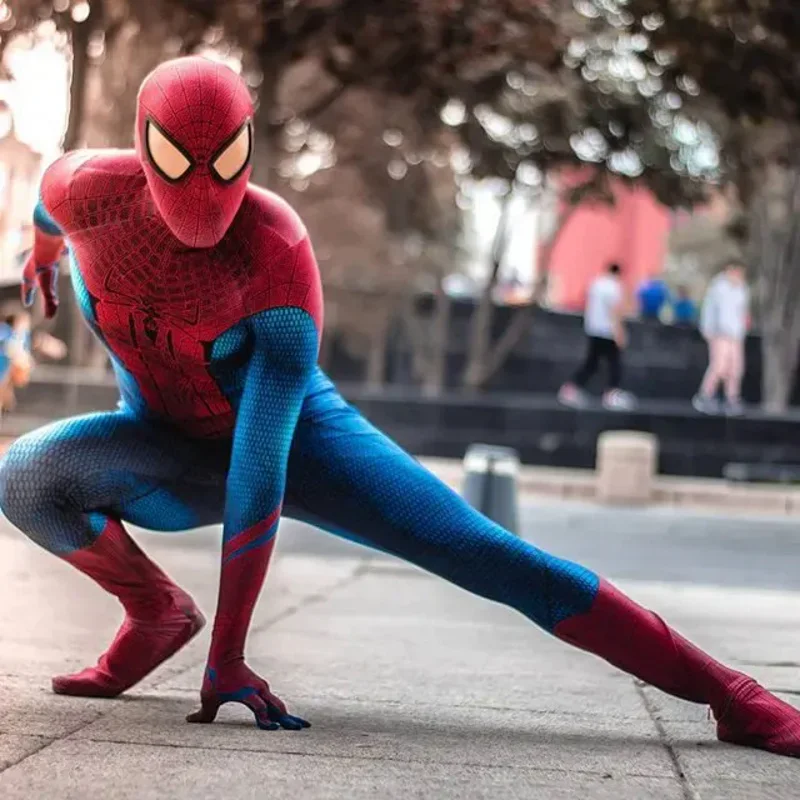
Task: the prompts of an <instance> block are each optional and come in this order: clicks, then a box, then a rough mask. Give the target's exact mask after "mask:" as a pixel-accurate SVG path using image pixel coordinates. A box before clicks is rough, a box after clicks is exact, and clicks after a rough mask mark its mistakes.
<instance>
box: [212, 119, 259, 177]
mask: <svg viewBox="0 0 800 800" xmlns="http://www.w3.org/2000/svg"><path fill="white" fill-rule="evenodd" d="M249 158H250V125H245V126H244V128H242V129H241V130H240V131H239V134H238V135H237V137H236V138H235V139H234V140H233V141H232V142H231V143H230V144H229V145H228V146H227V147H226V148H225V149H224V150H223V151H222V152H221V153H220V154H219V155H218V156H217V157H216V158H215V159H214V164H213V165H212V166H213V167H214V172H216V173H217V175H218V176H219V177H220V178H221V179H222V180H223V181H229V180H231V179H233V178H235V177H236V176H237V175H238V174H239V173H240V172H241V171H242V169H243V168H244V166H245V165H246V164H247V161H248V159H249Z"/></svg>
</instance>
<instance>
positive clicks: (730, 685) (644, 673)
mask: <svg viewBox="0 0 800 800" xmlns="http://www.w3.org/2000/svg"><path fill="white" fill-rule="evenodd" d="M555 634H556V636H558V637H559V638H560V639H563V640H564V641H566V642H569V643H570V644H572V645H575V646H576V647H580V648H581V649H583V650H588V651H589V652H591V653H594V654H595V655H598V656H600V657H601V658H604V659H605V660H606V661H608V662H610V663H611V664H613V665H614V666H615V667H619V668H620V669H622V670H625V672H628V673H630V674H631V675H635V676H636V677H637V678H640V679H641V680H643V681H645V682H646V683H649V684H651V685H652V686H655V687H657V688H658V689H661V690H662V691H664V692H667V693H668V694H671V695H674V696H675V697H680V698H682V699H684V700H690V701H691V702H693V703H704V704H707V705H710V706H711V710H712V711H713V712H714V717H715V719H716V720H717V736H718V738H719V739H721V740H722V741H724V742H731V743H733V744H741V745H746V746H748V747H757V748H760V749H762V750H769V751H771V752H773V753H778V754H779V755H785V756H794V757H800V711H798V709H796V708H794V707H793V706H791V705H789V704H788V703H784V702H783V701H782V700H780V699H778V698H777V697H775V695H773V694H771V693H770V692H768V691H767V690H766V689H765V688H764V687H763V686H760V685H759V684H758V683H756V682H755V681H754V680H753V679H752V678H749V677H748V676H747V675H744V674H743V673H741V672H737V671H736V670H733V669H730V668H729V667H726V666H724V665H723V664H720V663H719V662H718V661H715V660H714V659H713V658H711V656H709V655H708V654H707V653H704V652H703V651H702V650H700V649H699V648H697V647H695V646H694V645H693V644H692V643H691V642H689V641H687V640H686V639H684V638H683V637H682V636H681V635H680V634H678V633H676V632H675V631H673V630H672V628H670V627H669V626H668V625H667V624H666V623H665V622H664V620H662V619H661V617H659V616H658V615H657V614H654V613H653V612H652V611H648V610H647V609H645V608H642V607H641V606H639V605H637V604H636V603H634V602H633V601H632V600H631V599H630V598H629V597H626V596H625V595H624V594H622V592H620V591H618V590H617V589H615V588H614V587H613V586H612V585H611V584H609V583H607V582H606V581H604V580H602V579H601V581H600V587H599V589H598V592H597V597H596V598H595V601H594V605H593V606H592V608H591V610H590V611H588V612H587V613H586V614H579V615H576V616H574V617H570V618H568V619H566V620H564V621H563V622H561V623H559V624H558V625H557V626H556V629H555Z"/></svg>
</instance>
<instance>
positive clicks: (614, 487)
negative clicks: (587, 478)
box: [596, 431, 658, 505]
mask: <svg viewBox="0 0 800 800" xmlns="http://www.w3.org/2000/svg"><path fill="white" fill-rule="evenodd" d="M657 468H658V440H657V439H656V437H655V436H653V435H652V434H650V433H641V432H639V431H606V432H605V433H602V434H600V436H599V437H598V439H597V470H596V476H597V499H598V500H599V501H600V502H601V503H608V504H619V505H641V504H645V503H649V502H650V500H651V498H652V494H653V478H654V477H655V475H656V471H657Z"/></svg>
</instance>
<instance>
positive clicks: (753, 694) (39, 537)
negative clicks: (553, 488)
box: [0, 57, 800, 756]
mask: <svg viewBox="0 0 800 800" xmlns="http://www.w3.org/2000/svg"><path fill="white" fill-rule="evenodd" d="M252 113H253V112H252V106H251V102H250V98H249V94H248V92H247V89H246V87H245V85H244V84H243V83H242V82H241V81H240V79H239V78H238V76H236V75H235V74H234V73H233V72H232V71H230V70H229V69H228V68H227V67H224V66H222V65H220V64H216V63H214V62H211V61H208V60H205V59H201V58H194V57H193V58H186V59H179V60H176V61H171V62H167V63H166V64H163V65H162V66H160V67H159V68H158V69H156V70H155V71H154V72H153V73H152V74H151V75H150V76H149V77H148V78H147V79H146V80H145V82H144V84H143V85H142V89H141V91H140V95H139V105H138V114H137V122H136V149H135V150H132V151H83V152H75V153H70V154H67V155H65V156H64V157H62V158H61V159H60V160H58V161H57V162H55V164H53V165H52V166H51V167H50V168H49V169H48V171H47V172H46V174H45V177H44V179H43V183H42V189H41V202H40V203H39V205H38V207H37V210H36V213H35V224H36V230H37V233H36V244H35V247H34V251H33V253H32V255H31V258H30V260H29V262H28V264H27V265H26V271H25V282H24V286H23V291H24V294H25V299H26V300H27V301H28V302H30V301H31V300H32V296H33V293H34V291H35V290H36V289H38V290H39V291H40V292H41V294H42V297H43V301H44V303H45V311H46V313H47V314H48V315H49V316H52V314H54V313H55V311H56V308H57V305H58V300H57V297H56V295H55V285H56V280H55V277H56V276H55V269H56V266H55V265H56V262H57V259H58V255H59V253H60V251H61V248H62V246H63V243H64V241H65V240H66V243H67V245H68V246H69V252H70V258H71V276H72V282H73V285H74V288H75V292H76V295H77V299H78V302H79V304H80V307H81V309H82V311H83V314H84V316H85V317H86V320H87V321H88V324H89V325H90V326H91V328H92V330H93V331H94V333H95V334H96V335H97V336H98V337H99V338H100V339H101V341H102V342H103V344H104V345H105V347H106V348H107V350H108V353H109V355H110V357H111V359H112V362H113V365H114V369H115V371H116V375H117V378H118V381H119V386H120V394H121V400H120V403H119V407H118V409H117V410H116V411H112V412H103V413H96V414H91V415H88V416H84V417H78V418H75V419H68V420H64V421H62V422H58V423H55V424H53V425H50V426H48V427H45V428H43V429H40V430H38V431H35V432H33V433H31V434H28V435H26V436H24V437H22V438H20V439H19V440H17V441H16V442H15V444H14V445H13V446H12V447H11V448H10V450H9V451H8V453H7V455H6V456H5V458H4V460H3V462H2V466H0V507H2V510H3V512H4V513H5V515H6V516H7V517H8V519H9V520H11V521H12V522H13V523H14V524H15V525H16V526H17V527H18V528H20V529H21V530H22V531H23V532H24V533H25V534H27V535H28V536H29V537H30V538H31V539H33V540H34V541H35V542H37V543H38V544H40V545H41V546H43V547H45V548H46V549H48V550H50V551H51V552H53V553H54V554H56V555H58V556H59V557H61V558H63V559H64V560H66V561H68V562H70V563H71V564H73V565H74V566H75V567H76V568H78V569H79V570H81V571H82V572H84V573H85V574H86V575H88V576H89V577H91V578H93V579H94V580H95V581H96V582H97V583H98V584H100V585H101V586H102V587H103V588H104V589H106V590H107V591H109V592H111V593H112V594H114V595H115V596H116V597H118V598H119V600H120V601H121V603H122V605H123V607H124V609H125V621H124V622H123V624H122V627H121V628H120V630H119V632H118V634H117V636H116V638H115V639H114V641H113V642H112V644H111V646H110V647H109V649H108V650H107V652H106V653H104V654H103V655H102V656H101V657H100V660H99V661H98V663H97V664H96V665H95V666H93V667H89V668H87V669H85V670H83V671H82V672H80V673H77V674H75V675H66V676H60V677H57V678H55V679H54V681H53V687H54V689H55V691H57V692H61V693H65V694H73V695H85V696H115V695H118V694H120V693H121V692H124V691H125V690H127V689H128V688H130V687H131V686H133V685H134V684H136V683H137V682H138V681H140V680H141V679H142V678H143V677H144V676H145V675H147V674H148V673H149V672H150V671H151V670H153V669H154V668H155V667H157V666H158V665H159V664H160V663H162V662H163V661H164V660H165V659H167V658H168V657H169V656H171V655H172V654H173V653H174V652H176V651H177V650H178V649H179V648H180V647H182V646H183V645H185V644H186V643H187V642H188V641H189V640H190V639H191V638H192V637H193V636H194V635H195V634H196V633H197V632H198V631H199V630H200V628H201V627H202V625H203V617H202V615H201V613H200V611H199V610H198V609H197V607H196V606H195V604H194V602H193V601H192V599H191V598H190V597H189V595H188V594H186V593H185V592H184V591H183V590H181V589H180V588H178V587H177V586H176V585H175V584H174V583H173V582H172V580H171V579H170V578H169V577H168V576H167V575H166V574H165V573H164V572H163V571H162V570H161V569H160V568H159V567H158V566H156V565H155V564H154V563H153V562H152V561H150V560H149V559H148V558H147V556H146V555H145V554H144V553H143V552H142V551H141V550H140V549H139V547H138V546H137V545H136V544H135V543H134V542H133V540H132V539H131V538H130V536H129V535H128V533H127V532H126V530H125V528H124V523H125V522H129V523H132V524H135V525H140V526H142V527H146V528H150V529H154V530H162V531H172V530H185V529H190V528H194V527H198V526H201V525H209V524H214V523H220V522H221V523H222V526H223V541H222V553H221V560H222V567H221V575H220V587H219V599H218V605H217V612H216V618H215V622H214V628H213V634H212V642H211V648H210V652H209V656H208V666H207V669H206V672H205V678H204V681H203V686H202V690H201V702H202V706H201V709H200V711H198V712H197V713H195V714H193V715H192V716H191V717H190V719H191V720H192V721H197V722H211V721H212V720H213V719H214V717H215V714H216V711H217V709H218V707H219V706H220V705H221V704H222V703H226V702H240V703H243V704H245V705H246V706H248V707H249V708H250V709H251V710H252V711H253V713H254V715H255V719H256V722H257V724H258V725H259V727H262V728H267V729H270V728H277V727H283V728H290V729H298V728H302V727H306V726H307V724H308V723H306V722H305V721H304V720H302V719H300V718H299V717H295V716H293V715H291V714H289V713H288V712H287V710H286V707H285V706H284V705H283V703H282V702H281V701H280V699H278V698H277V697H276V696H275V695H274V694H273V693H272V692H271V691H270V688H269V686H268V684H267V682H266V681H265V680H264V679H262V678H261V677H259V676H258V675H256V674H255V673H254V672H252V671H251V670H250V669H249V668H248V667H247V666H246V663H245V660H244V653H245V638H246V634H247V630H248V627H249V624H250V619H251V617H252V613H253V608H254V606H255V603H256V601H257V598H258V595H259V593H260V590H261V587H262V584H263V581H264V578H265V575H266V572H267V567H268V564H269V560H270V555H271V553H272V549H273V545H274V542H275V534H276V530H277V526H278V522H279V519H280V517H281V516H282V515H286V516H290V517H294V518H296V519H300V520H303V521H306V522H310V523H313V524H315V525H317V526H318V527H320V528H323V529H325V530H327V531H329V532H331V533H334V534H336V535H339V536H343V537H346V538H348V539H350V540H352V541H356V542H359V543H362V544H365V545H367V546H370V547H374V548H379V549H380V550H383V551H385V552H388V553H391V554H394V555H396V556H399V557H400V558H403V559H406V560H407V561H410V562H413V563H415V564H417V565H419V566H420V567H422V568H424V569H426V570H428V571H430V572H432V573H435V574H437V575H440V576H442V577H444V578H446V579H448V580H450V581H452V582H454V583H455V584H457V585H459V586H461V587H463V588H465V589H467V590H469V591H471V592H474V593H476V594H479V595H482V596H484V597H486V598H489V599H491V600H494V601H497V602H500V603H505V604H507V605H509V606H511V607H513V608H515V609H517V610H519V611H520V612H522V613H523V614H525V615H526V616H527V617H529V618H530V619H531V620H532V621H534V622H535V623H537V624H538V625H540V626H541V627H542V628H544V629H545V630H546V631H548V632H550V633H552V634H554V635H556V636H558V637H559V638H561V639H562V640H564V641H567V642H569V643H571V644H573V645H575V646H577V647H580V648H583V649H585V650H589V651H590V652H593V653H595V654H597V655H599V656H601V657H603V658H605V659H606V660H608V661H610V662H611V663H612V664H615V665H616V666H618V667H620V668H621V669H624V670H626V671H627V672H630V673H632V674H633V675H636V676H637V677H639V678H641V679H642V680H644V681H646V682H648V683H650V684H653V685H654V686H657V687H658V688H660V689H662V690H664V691H666V692H669V693H671V694H673V695H676V696H678V697H682V698H685V699H686V700H690V701H693V702H697V703H705V704H708V705H710V706H711V708H712V710H713V712H714V714H715V716H716V719H717V725H718V733H719V736H720V738H722V739H724V740H727V741H732V742H737V743H739V744H746V745H750V746H754V747H761V748H765V749H768V750H772V751H774V752H778V753H783V754H786V755H793V756H800V712H798V711H797V710H796V709H794V708H793V707H792V706H790V705H788V704H786V703H784V702H783V701H781V700H779V699H778V698H777V697H775V696H773V695H772V694H770V693H769V692H767V690H765V689H764V688H762V687H761V686H759V685H758V684H757V683H756V682H755V681H753V680H752V679H750V678H748V677H747V676H745V675H743V674H742V673H739V672H736V671H734V670H731V669H729V668H727V667H725V666H724V665H722V664H720V663H719V662H717V661H715V660H713V659H712V658H711V657H710V656H708V655H706V654H705V653H703V652H702V651H700V650H699V649H698V648H696V647H695V646H693V645H692V644H690V643H689V642H688V641H686V640H685V639H684V638H683V637H681V636H680V635H679V634H677V633H676V632H675V631H673V630H672V629H671V628H669V627H668V626H667V625H666V624H665V623H664V622H663V621H662V620H661V619H660V618H659V617H658V616H657V615H656V614H654V613H653V612H651V611H648V610H646V609H644V608H641V607H640V606H638V605H636V604H635V603H634V602H632V601H631V600H630V599H629V598H627V597H626V596H625V595H623V594H622V593H621V592H619V591H618V590H617V589H615V588H614V587H613V586H611V585H610V584H609V583H608V582H606V581H605V580H603V579H602V578H600V577H598V576H597V575H596V574H595V573H593V572H592V571H590V570H589V569H586V568H585V567H582V566H579V565H577V564H574V563H571V562H568V561H565V560H562V559H560V558H556V557H554V556H552V555H549V554H547V553H545V552H543V551H541V550H539V549H537V548H536V547H534V546H533V545H531V544H529V543H527V542H525V541H523V540H521V539H519V538H518V537H516V536H513V535H511V534H509V533H508V532H506V531H505V530H503V529H502V528H500V527H498V526H497V525H495V524H494V523H492V522H490V521H489V520H487V519H486V518H485V517H483V516H482V515H480V514H479V513H477V512H476V511H474V510H473V509H472V508H470V507H469V506H468V505H467V504H466V503H465V502H464V501H463V500H462V499H461V498H460V497H459V496H458V495H457V494H455V493H454V492H452V491H451V490H450V489H449V488H447V487H446V486H444V485H443V484H442V483H441V482H439V481H438V480H437V479H436V478H435V477H434V476H433V475H431V474H430V473H429V472H428V471H427V470H425V469H424V467H422V466H421V465H420V464H419V463H418V462H417V461H416V460H415V459H413V458H411V457H410V456H409V455H407V454H406V453H405V452H403V451H402V450H401V449H400V448H399V447H398V446H397V445H396V444H394V443H393V442H391V441H390V440H389V439H387V438H386V437H385V436H384V435H383V434H381V433H380V432H379V431H378V430H376V429H375V428H374V427H372V426H371V425H370V424H369V423H368V422H367V421H366V420H365V419H364V418H363V417H362V416H360V415H359V414H358V412H357V411H356V410H355V409H353V408H352V407H350V406H348V405H347V404H346V403H345V402H344V401H343V400H342V398H341V396H340V395H339V394H338V393H337V391H336V389H335V388H334V386H333V385H332V384H331V382H330V381H329V380H328V378H327V377H326V376H325V375H324V374H323V373H322V372H321V371H320V370H319V368H318V367H317V365H316V358H317V350H318V342H319V337H320V334H321V330H322V293H321V289H320V279H319V275H318V271H317V266H316V263H315V259H314V254H313V251H312V248H311V245H310V243H309V240H308V236H307V234H306V231H305V229H304V227H303V224H302V222H301V221H300V220H299V219H298V217H297V215H296V214H295V213H294V211H292V209H291V208H290V207H289V206H288V205H287V204H286V203H285V202H284V201H282V200H281V199H280V198H278V197H277V196H276V195H274V194H271V193H270V192H267V191H264V190H262V189H259V188H257V187H255V186H253V185H251V184H249V183H248V178H249V175H250V161H251V157H252V127H251V126H252Z"/></svg>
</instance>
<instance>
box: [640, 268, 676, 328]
mask: <svg viewBox="0 0 800 800" xmlns="http://www.w3.org/2000/svg"><path fill="white" fill-rule="evenodd" d="M637 299H638V300H639V313H640V315H641V317H642V319H649V320H655V321H658V320H660V319H661V311H662V310H663V308H664V306H665V305H666V304H667V303H668V302H669V299H670V298H669V289H668V288H667V285H666V284H665V283H664V281H662V280H661V279H660V278H654V279H652V280H649V281H645V282H644V283H643V284H642V285H641V286H640V287H639V291H638V293H637Z"/></svg>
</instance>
